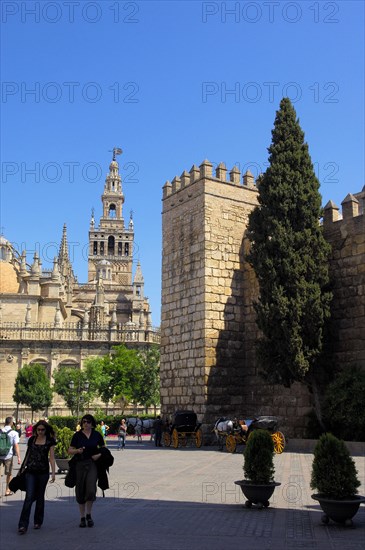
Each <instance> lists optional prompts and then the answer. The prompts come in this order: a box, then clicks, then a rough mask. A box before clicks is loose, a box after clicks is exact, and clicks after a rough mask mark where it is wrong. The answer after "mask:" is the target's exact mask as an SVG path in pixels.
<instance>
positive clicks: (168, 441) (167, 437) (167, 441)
mask: <svg viewBox="0 0 365 550" xmlns="http://www.w3.org/2000/svg"><path fill="white" fill-rule="evenodd" d="M163 443H164V445H165V447H170V445H171V435H170V434H169V432H164V434H163Z"/></svg>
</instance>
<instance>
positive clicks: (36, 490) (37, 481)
mask: <svg viewBox="0 0 365 550" xmlns="http://www.w3.org/2000/svg"><path fill="white" fill-rule="evenodd" d="M55 445H56V440H55V438H54V432H53V429H52V427H51V426H50V425H49V424H48V422H46V421H45V420H39V422H37V423H36V424H35V426H34V428H33V435H32V437H30V438H29V441H28V446H27V454H26V457H25V459H24V460H25V462H26V471H25V487H26V489H25V499H24V503H23V508H22V512H21V514H20V518H19V524H18V532H19V534H20V535H24V534H25V533H26V532H27V529H28V525H29V518H30V513H31V509H32V504H33V502H35V510H34V529H40V528H41V527H42V524H43V518H44V494H45V491H46V487H47V483H48V480H49V465H51V479H50V482H51V483H53V482H54V481H55V476H56V461H55V456H54V447H55Z"/></svg>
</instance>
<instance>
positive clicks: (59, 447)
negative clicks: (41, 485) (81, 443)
mask: <svg viewBox="0 0 365 550" xmlns="http://www.w3.org/2000/svg"><path fill="white" fill-rule="evenodd" d="M73 435H74V432H73V431H72V430H70V428H67V426H65V427H64V428H57V429H56V446H55V457H56V464H57V467H58V473H61V472H65V471H67V470H68V468H69V466H68V461H69V459H70V455H69V454H68V449H69V447H70V445H71V439H72V436H73Z"/></svg>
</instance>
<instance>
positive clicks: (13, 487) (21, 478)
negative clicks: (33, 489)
mask: <svg viewBox="0 0 365 550" xmlns="http://www.w3.org/2000/svg"><path fill="white" fill-rule="evenodd" d="M28 456H29V447H27V452H26V453H25V458H24V460H23V464H22V465H21V467H20V469H19V472H18V473H17V475H16V476H15V477H13V478H12V479H11V480H10V482H9V489H10V491H11V492H12V493H16V492H17V491H19V490H20V491H25V490H26V484H25V473H26V471H27V462H28Z"/></svg>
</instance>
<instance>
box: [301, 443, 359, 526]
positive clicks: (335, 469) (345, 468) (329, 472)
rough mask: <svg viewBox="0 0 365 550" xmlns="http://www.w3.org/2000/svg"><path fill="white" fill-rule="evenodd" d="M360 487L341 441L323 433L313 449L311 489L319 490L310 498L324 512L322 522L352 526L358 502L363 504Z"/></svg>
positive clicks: (350, 459)
mask: <svg viewBox="0 0 365 550" xmlns="http://www.w3.org/2000/svg"><path fill="white" fill-rule="evenodd" d="M359 486H360V481H359V480H358V478H357V470H356V467H355V463H354V461H353V459H352V458H351V456H350V453H349V450H348V449H347V447H346V445H345V443H344V441H342V440H340V439H337V437H335V436H334V435H332V434H330V433H326V434H323V435H322V436H321V437H320V438H319V441H318V443H317V445H316V446H315V449H314V459H313V464H312V475H311V488H312V489H317V490H318V491H319V493H318V494H313V495H312V498H313V499H315V500H318V502H319V504H320V505H321V508H322V510H323V511H324V515H323V516H322V522H323V523H329V520H330V519H332V520H333V521H335V522H337V523H343V524H345V525H352V518H353V517H354V515H355V514H356V513H357V511H358V509H359V506H360V504H361V502H365V498H364V497H362V496H359V495H357V488H358V487H359Z"/></svg>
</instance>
